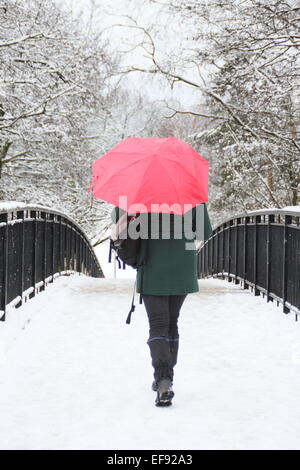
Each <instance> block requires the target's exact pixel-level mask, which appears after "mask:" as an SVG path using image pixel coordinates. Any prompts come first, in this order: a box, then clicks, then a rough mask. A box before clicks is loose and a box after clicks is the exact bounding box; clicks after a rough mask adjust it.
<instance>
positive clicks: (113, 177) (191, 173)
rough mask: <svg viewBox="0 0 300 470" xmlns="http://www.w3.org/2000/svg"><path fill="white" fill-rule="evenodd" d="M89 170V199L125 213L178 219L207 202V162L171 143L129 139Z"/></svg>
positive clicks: (176, 142) (170, 139) (177, 142)
mask: <svg viewBox="0 0 300 470" xmlns="http://www.w3.org/2000/svg"><path fill="white" fill-rule="evenodd" d="M92 169H93V180H92V183H91V186H93V195H94V196H95V197H97V198H99V199H103V200H105V201H108V202H110V203H112V204H113V205H115V206H118V207H121V208H122V209H124V210H125V211H126V212H164V213H170V212H173V213H175V214H184V213H185V212H187V211H188V210H190V209H191V208H192V207H194V206H196V205H198V204H201V203H203V202H206V201H207V200H208V172H209V162H208V161H207V160H205V159H204V158H203V157H202V156H201V155H199V154H198V153H197V152H196V151H195V150H194V149H193V148H192V147H191V146H190V145H188V144H187V143H186V142H183V141H182V140H179V139H176V138H175V137H168V138H166V139H161V138H138V137H129V138H127V139H124V140H123V141H122V142H120V143H119V144H118V145H116V146H115V147H113V148H112V149H111V150H110V151H109V152H108V153H106V154H105V155H103V156H102V157H100V158H99V159H98V160H97V161H96V162H94V163H93V165H92ZM154 204H155V205H156V206H154ZM137 205H138V206H137Z"/></svg>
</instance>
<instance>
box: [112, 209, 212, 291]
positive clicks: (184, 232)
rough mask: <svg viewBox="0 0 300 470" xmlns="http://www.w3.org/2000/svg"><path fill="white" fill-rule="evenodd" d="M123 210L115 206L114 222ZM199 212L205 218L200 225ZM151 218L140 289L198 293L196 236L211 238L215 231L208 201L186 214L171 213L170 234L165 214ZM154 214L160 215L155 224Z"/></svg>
mask: <svg viewBox="0 0 300 470" xmlns="http://www.w3.org/2000/svg"><path fill="white" fill-rule="evenodd" d="M201 206H202V207H201ZM123 212H124V211H122V210H120V209H119V208H114V210H113V212H112V219H113V221H114V222H115V221H116V220H118V218H119V214H120V215H121V214H122V213H123ZM197 213H198V214H202V215H203V217H202V218H201V219H198V220H201V221H202V222H201V224H200V225H199V223H198V225H197V226H196V214H197ZM145 216H146V215H145ZM148 216H149V217H148ZM147 217H148V223H147V224H148V227H147V229H145V232H144V233H146V232H148V237H149V235H150V234H151V238H148V239H142V240H141V249H140V253H139V261H140V262H142V261H144V262H145V264H144V265H143V267H140V268H139V269H138V270H137V277H136V281H137V284H136V290H137V292H139V293H140V292H142V293H144V294H148V295H180V294H187V293H191V292H198V291H199V287H198V278H197V251H196V246H195V242H194V239H195V238H197V239H199V240H207V239H208V238H209V237H210V235H211V234H212V227H211V223H210V219H209V215H208V212H207V208H206V204H200V205H198V206H197V207H194V208H193V209H192V211H189V212H188V213H186V214H185V215H184V216H183V217H182V216H180V215H174V214H171V215H170V216H167V217H170V219H168V220H170V235H169V228H168V225H166V226H164V224H163V222H162V221H163V218H164V217H166V215H165V214H155V215H154V216H153V215H151V216H150V215H148V214H147ZM151 217H154V218H155V217H156V219H155V220H154V222H153V223H152V219H151ZM183 227H184V228H183ZM191 230H192V231H194V232H195V231H196V235H194V236H192V235H193V234H192V233H191ZM145 236H146V235H145ZM164 237H165V238H164ZM166 237H168V238H166ZM176 237H177V238H176ZM186 247H188V249H186ZM142 271H143V273H142ZM142 281H143V282H142ZM141 283H143V285H141Z"/></svg>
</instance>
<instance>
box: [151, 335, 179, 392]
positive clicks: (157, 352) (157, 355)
mask: <svg viewBox="0 0 300 470" xmlns="http://www.w3.org/2000/svg"><path fill="white" fill-rule="evenodd" d="M148 345H149V348H150V353H151V358H152V366H153V368H154V382H153V383H152V390H154V391H155V392H156V391H157V386H158V382H159V381H160V380H161V379H162V378H169V379H170V380H171V382H172V380H173V367H172V356H171V352H170V343H169V340H168V338H166V337H164V336H161V337H157V338H153V339H152V338H150V339H149V340H148Z"/></svg>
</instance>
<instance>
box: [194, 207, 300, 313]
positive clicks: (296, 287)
mask: <svg viewBox="0 0 300 470" xmlns="http://www.w3.org/2000/svg"><path fill="white" fill-rule="evenodd" d="M210 276H213V277H220V278H222V279H227V280H228V281H230V282H234V283H236V284H238V283H240V282H241V284H243V287H244V289H248V288H249V287H250V288H251V290H252V292H254V295H260V294H262V295H263V296H265V297H266V299H267V301H269V300H271V301H273V300H276V301H277V305H279V304H282V306H283V312H284V313H289V312H290V311H293V312H294V313H295V315H296V320H297V319H298V314H299V313H300V211H287V210H284V209H274V210H271V209H268V210H261V211H253V212H249V213H245V214H240V215H237V216H236V217H234V218H231V219H228V220H225V221H224V222H222V223H221V224H220V225H219V226H218V227H216V228H215V229H214V230H213V233H212V236H211V237H210V238H209V239H208V240H207V241H206V242H204V243H203V244H202V246H201V248H200V251H199V255H198V278H205V277H210Z"/></svg>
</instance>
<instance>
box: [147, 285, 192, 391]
mask: <svg viewBox="0 0 300 470" xmlns="http://www.w3.org/2000/svg"><path fill="white" fill-rule="evenodd" d="M186 296H187V294H184V295H145V294H143V295H142V297H143V301H144V305H145V309H146V312H147V315H148V320H149V327H150V328H149V339H148V345H149V348H150V353H151V358H152V365H153V368H154V379H155V380H156V381H157V382H158V381H159V380H161V379H162V378H169V379H171V380H173V376H174V366H175V365H176V363H177V356H178V347H179V334H178V318H179V313H180V309H181V307H182V304H183V302H184V300H185V298H186Z"/></svg>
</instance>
